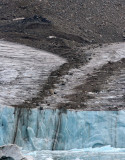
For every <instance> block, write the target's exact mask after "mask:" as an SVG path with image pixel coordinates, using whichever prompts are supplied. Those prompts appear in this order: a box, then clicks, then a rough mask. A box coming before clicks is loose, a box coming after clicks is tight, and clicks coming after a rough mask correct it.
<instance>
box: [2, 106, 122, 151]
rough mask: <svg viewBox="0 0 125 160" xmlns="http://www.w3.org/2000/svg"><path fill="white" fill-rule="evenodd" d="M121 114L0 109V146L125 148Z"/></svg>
mask: <svg viewBox="0 0 125 160" xmlns="http://www.w3.org/2000/svg"><path fill="white" fill-rule="evenodd" d="M124 122H125V111H74V110H66V111H64V110H59V109H44V110H41V109H40V108H35V109H28V108H27V109H26V108H13V107H2V106H1V107H0V135H1V136H0V146H2V145H5V144H17V145H18V146H20V147H22V149H23V150H30V151H40V150H71V149H74V148H76V149H83V148H90V147H92V148H96V147H104V146H107V145H110V146H111V147H115V148H125V143H124V142H125V123H124Z"/></svg>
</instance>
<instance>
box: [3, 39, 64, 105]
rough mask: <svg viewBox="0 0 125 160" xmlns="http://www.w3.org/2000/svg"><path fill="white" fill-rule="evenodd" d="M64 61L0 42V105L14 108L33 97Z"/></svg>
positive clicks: (44, 53) (14, 44) (43, 53)
mask: <svg viewBox="0 0 125 160" xmlns="http://www.w3.org/2000/svg"><path fill="white" fill-rule="evenodd" d="M65 62H66V61H65V60H64V59H63V58H60V57H58V56H56V55H53V54H52V53H48V52H45V51H40V50H36V49H34V48H31V47H27V46H24V45H19V44H16V43H10V42H6V41H2V40H1V41H0V104H6V105H9V106H11V105H18V104H21V103H23V102H24V101H25V100H27V99H29V100H31V98H33V97H35V96H37V94H38V93H39V90H40V89H41V86H42V85H43V84H44V82H45V80H47V78H48V76H49V74H50V73H51V72H52V71H53V70H55V69H57V67H59V66H60V65H62V64H63V63H65Z"/></svg>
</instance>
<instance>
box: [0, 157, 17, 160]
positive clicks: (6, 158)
mask: <svg viewBox="0 0 125 160" xmlns="http://www.w3.org/2000/svg"><path fill="white" fill-rule="evenodd" d="M0 160H14V159H13V158H12V157H6V156H3V157H1V158H0Z"/></svg>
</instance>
